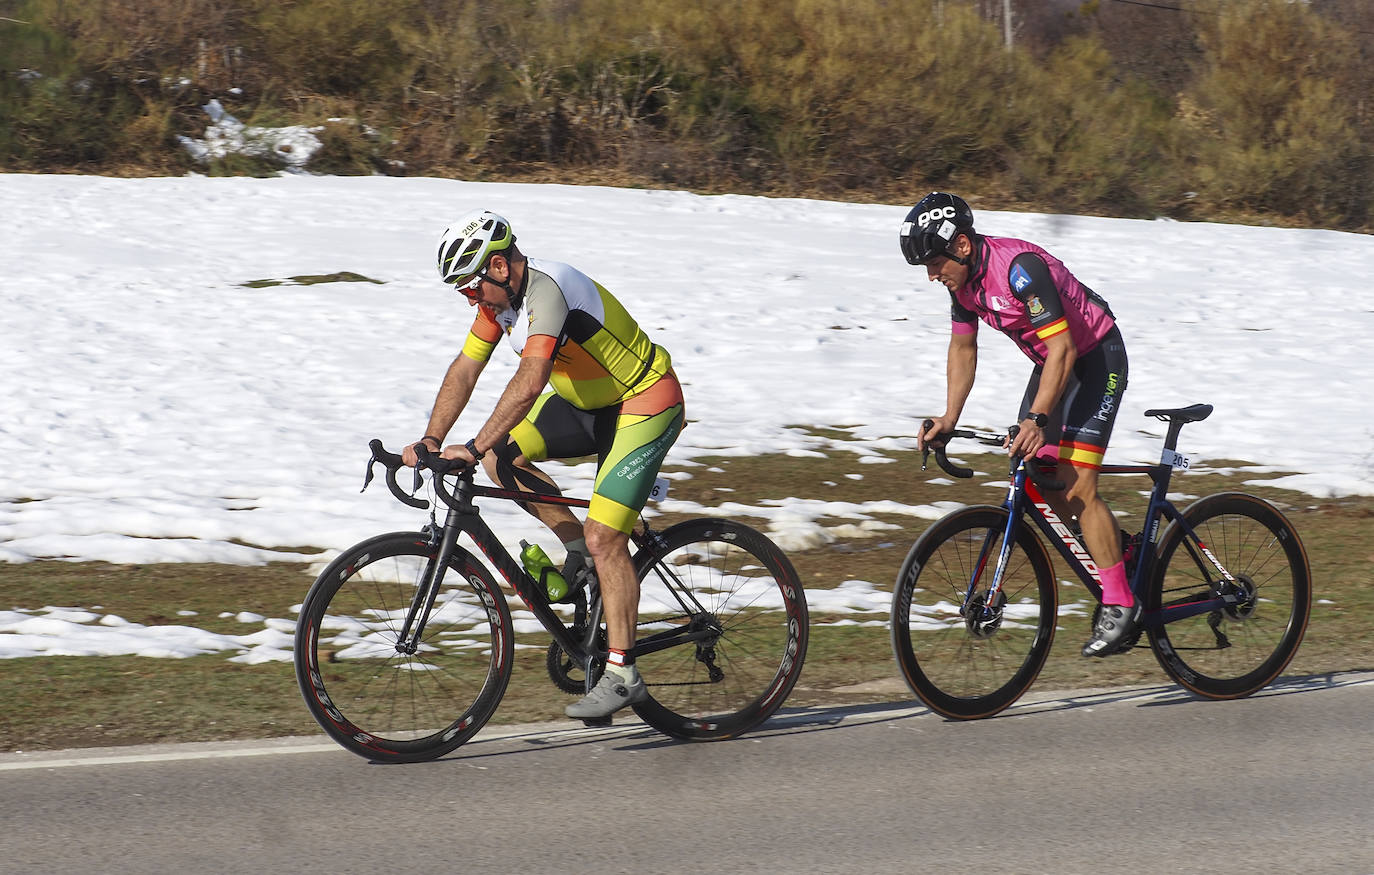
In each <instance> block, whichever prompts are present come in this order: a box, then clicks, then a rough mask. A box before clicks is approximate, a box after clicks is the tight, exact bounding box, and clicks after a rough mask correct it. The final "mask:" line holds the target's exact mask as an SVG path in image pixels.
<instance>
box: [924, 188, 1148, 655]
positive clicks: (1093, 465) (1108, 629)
mask: <svg viewBox="0 0 1374 875" xmlns="http://www.w3.org/2000/svg"><path fill="white" fill-rule="evenodd" d="M900 242H901V248H902V254H903V255H904V256H905V257H906V260H907V262H908V263H909V264H913V265H924V266H925V268H926V274H927V276H928V277H929V278H930V280H931V282H938V283H941V284H942V285H944V287H945V288H946V289H947V290H948V291H949V297H950V317H951V321H952V325H951V333H950V341H949V355H948V359H947V361H946V380H947V388H946V401H945V412H944V413H943V414H942V415H940V416H938V417H934V418H933V420H932V421H933V425H932V426H931V427H930V428H929V429H927V430H926V431H925V432H923V433H921V434H920V435H918V437H917V442H918V443H919V444H920V445H921V446H922V447H924V446H925V443H926V441H929V440H931V439H933V438H935V437H936V436H937V435H939V434H941V433H942V432H947V431H951V430H953V429H954V427H955V425H956V424H957V423H958V421H959V415H960V413H962V411H963V409H964V402H965V401H967V400H968V395H969V392H970V391H971V390H972V389H973V382H974V376H975V373H976V371H977V365H978V339H977V338H978V321H979V320H980V319H981V320H982V321H984V322H986V323H987V324H989V325H991V326H992V327H993V328H996V329H997V330H998V331H1001V332H1002V333H1003V334H1005V335H1007V336H1008V337H1010V338H1011V339H1012V341H1013V342H1015V343H1016V345H1017V346H1019V347H1020V348H1021V351H1022V352H1024V353H1025V354H1026V356H1027V357H1028V358H1030V359H1031V361H1033V362H1034V363H1035V367H1034V370H1033V371H1032V373H1031V378H1030V381H1029V383H1028V384H1027V386H1026V391H1025V394H1024V396H1023V397H1022V399H1021V407H1020V412H1019V417H1020V428H1019V430H1018V432H1017V435H1016V437H1015V438H1014V439H1013V440H1012V442H1011V444H1010V447H1009V449H1010V451H1011V452H1012V453H1013V454H1014V455H1021V456H1034V455H1047V454H1049V453H1050V452H1051V451H1052V450H1053V449H1054V445H1056V444H1057V445H1058V451H1057V454H1056V455H1057V456H1058V460H1059V469H1058V474H1057V477H1058V479H1060V480H1062V481H1063V482H1064V486H1065V488H1064V491H1063V492H1062V493H1050V494H1047V495H1046V496H1045V497H1046V499H1047V500H1049V502H1050V504H1051V505H1052V506H1053V507H1054V509H1055V511H1056V512H1058V513H1059V514H1060V515H1061V516H1069V517H1075V518H1077V520H1078V522H1079V525H1080V527H1081V528H1082V531H1083V540H1084V542H1085V546H1086V547H1087V548H1088V553H1089V555H1091V556H1092V559H1093V564H1094V566H1095V567H1096V570H1097V573H1098V579H1099V581H1100V583H1101V584H1102V610H1101V611H1099V613H1098V617H1097V621H1096V622H1095V623H1094V624H1093V631H1092V637H1091V638H1089V639H1088V641H1087V643H1086V644H1084V645H1083V655H1084V656H1107V655H1109V654H1112V653H1116V652H1118V651H1119V650H1120V649H1121V648H1122V647H1123V645H1125V644H1127V643H1128V642H1129V641H1131V640H1132V638H1133V635H1134V633H1135V631H1136V629H1137V628H1138V626H1139V622H1140V605H1139V604H1138V603H1136V601H1135V599H1134V597H1133V596H1132V594H1131V590H1130V585H1129V584H1128V582H1127V579H1126V570H1125V565H1124V563H1123V561H1122V558H1121V530H1120V529H1119V528H1118V526H1117V523H1116V518H1115V517H1113V516H1112V512H1111V510H1110V509H1109V508H1108V507H1107V503H1106V502H1105V501H1103V500H1102V497H1101V496H1100V495H1098V492H1097V480H1098V472H1099V471H1100V470H1101V468H1102V456H1103V454H1104V453H1105V452H1106V449H1107V441H1108V439H1109V438H1110V437H1111V432H1112V425H1113V424H1114V423H1115V421H1116V413H1117V410H1119V409H1120V404H1121V396H1122V394H1123V393H1124V392H1125V391H1126V381H1127V375H1128V370H1129V368H1128V362H1127V359H1126V344H1125V342H1124V341H1123V340H1122V339H1121V333H1120V331H1119V330H1118V329H1117V326H1116V318H1115V317H1114V316H1113V315H1112V311H1111V308H1110V307H1108V306H1107V302H1106V301H1105V300H1103V299H1102V298H1101V297H1100V296H1099V295H1097V294H1096V293H1095V292H1094V291H1093V290H1092V289H1090V288H1088V287H1087V286H1085V285H1083V283H1081V282H1079V281H1078V279H1077V278H1075V277H1074V275H1073V274H1072V273H1070V272H1069V270H1068V268H1066V267H1064V265H1063V263H1062V262H1060V261H1059V259H1057V258H1055V257H1054V256H1053V255H1050V254H1049V253H1048V252H1046V251H1045V250H1043V249H1041V248H1040V247H1039V246H1036V245H1035V244H1034V243H1028V242H1026V241H1024V240H1015V239H1012V238H1009V237H988V236H984V235H982V234H978V233H976V232H975V231H974V230H973V211H972V210H971V209H969V206H968V204H967V203H966V202H965V201H964V200H963V199H962V198H960V197H958V196H957V195H952V194H948V193H946V192H931V193H930V194H928V195H926V196H925V197H924V198H922V199H921V201H920V202H919V203H917V204H916V206H914V207H912V209H911V211H910V212H909V213H908V214H907V217H906V221H904V222H903V223H902V230H901V236H900Z"/></svg>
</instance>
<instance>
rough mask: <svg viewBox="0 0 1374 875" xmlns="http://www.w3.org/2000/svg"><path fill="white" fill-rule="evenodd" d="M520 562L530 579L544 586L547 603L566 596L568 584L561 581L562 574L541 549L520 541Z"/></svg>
mask: <svg viewBox="0 0 1374 875" xmlns="http://www.w3.org/2000/svg"><path fill="white" fill-rule="evenodd" d="M520 561H521V562H523V563H524V564H525V570H526V571H528V572H529V573H530V577H533V578H534V579H535V580H537V581H539V582H541V583H542V584H543V585H544V589H545V590H546V591H547V592H548V594H549V601H551V602H556V601H558V600H559V599H561V598H563V596H565V595H567V594H568V582H567V581H566V580H564V579H563V574H562V573H561V572H560V571H559V570H558V569H557V568H556V567H555V566H554V564H553V560H551V559H550V558H549V554H547V553H545V552H544V548H543V547H541V546H539V545H538V544H531V543H529V542H528V541H521V542H520Z"/></svg>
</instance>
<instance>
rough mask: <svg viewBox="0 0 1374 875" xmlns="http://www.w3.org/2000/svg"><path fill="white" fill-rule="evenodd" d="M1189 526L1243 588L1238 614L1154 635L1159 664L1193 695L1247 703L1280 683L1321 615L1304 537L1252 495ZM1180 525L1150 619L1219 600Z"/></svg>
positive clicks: (1150, 597) (1161, 567) (1237, 497)
mask: <svg viewBox="0 0 1374 875" xmlns="http://www.w3.org/2000/svg"><path fill="white" fill-rule="evenodd" d="M1183 518H1184V519H1185V520H1187V521H1188V524H1189V525H1191V526H1192V527H1193V530H1194V531H1195V532H1197V535H1198V538H1199V539H1200V540H1201V541H1202V543H1203V544H1204V545H1206V547H1207V549H1208V550H1210V551H1211V552H1212V554H1213V555H1215V556H1216V557H1217V560H1218V561H1220V562H1221V564H1222V566H1223V567H1224V568H1226V570H1227V571H1229V572H1230V573H1231V575H1232V576H1233V577H1235V578H1236V579H1237V580H1238V581H1240V583H1241V586H1242V587H1243V592H1244V593H1245V595H1246V599H1245V601H1244V602H1242V603H1241V604H1239V605H1235V606H1231V607H1228V608H1225V609H1219V610H1215V611H1212V612H1210V613H1207V614H1196V615H1194V616H1192V617H1187V618H1185V619H1183V620H1177V621H1175V622H1172V623H1169V624H1167V625H1164V626H1156V627H1153V628H1150V629H1148V630H1147V632H1148V634H1149V639H1150V648H1151V650H1153V651H1154V654H1155V659H1156V660H1158V662H1159V665H1160V667H1161V668H1163V669H1164V671H1165V673H1166V674H1168V675H1169V677H1171V678H1173V679H1174V681H1175V682H1177V683H1178V684H1179V685H1180V686H1182V687H1183V688H1184V689H1186V690H1189V691H1190V692H1193V693H1195V694H1197V695H1199V696H1202V697H1204V698H1207V699H1238V698H1241V697H1243V696H1248V695H1250V694H1251V693H1254V692H1255V691H1257V690H1260V689H1262V688H1263V687H1265V686H1266V685H1268V684H1269V683H1270V682H1271V681H1273V680H1274V678H1276V677H1278V675H1279V673H1280V672H1281V671H1283V670H1284V669H1285V668H1286V667H1287V666H1288V663H1289V662H1290V661H1291V660H1292V659H1293V655H1294V654H1295V653H1296V652H1297V650H1298V645H1300V644H1301V643H1302V638H1303V635H1304V633H1305V632H1306V630H1307V622H1308V618H1309V615H1310V613H1311V610H1312V584H1311V577H1312V574H1311V570H1310V568H1309V566H1308V563H1307V552H1306V551H1305V550H1304V549H1303V546H1302V541H1301V540H1300V539H1299V538H1298V535H1297V532H1296V531H1295V530H1294V529H1293V526H1292V524H1291V523H1290V522H1289V521H1288V519H1287V518H1286V517H1284V515H1283V514H1282V513H1280V512H1279V510H1278V508H1276V507H1274V506H1273V505H1272V504H1270V503H1269V502H1267V501H1264V500H1263V499H1261V498H1257V497H1255V496H1253V495H1247V494H1245V493H1240V492H1229V493H1218V494H1216V495H1209V496H1207V497H1205V498H1202V499H1199V500H1198V501H1196V502H1194V503H1193V504H1191V505H1189V506H1188V507H1187V508H1186V509H1185V510H1184V511H1183ZM1185 538H1186V535H1185V534H1184V531H1183V527H1182V526H1181V525H1179V524H1178V523H1177V522H1175V523H1171V524H1170V525H1169V527H1168V528H1167V529H1165V531H1164V534H1163V535H1162V536H1161V537H1160V541H1159V551H1158V559H1157V560H1156V566H1155V567H1156V568H1157V569H1158V570H1157V571H1156V572H1155V573H1154V574H1153V575H1152V577H1151V581H1150V586H1149V588H1148V589H1147V591H1146V598H1145V608H1146V610H1159V609H1160V607H1161V606H1162V605H1168V604H1177V603H1180V602H1186V601H1191V600H1195V599H1198V598H1210V597H1212V596H1213V595H1214V594H1215V591H1214V587H1213V585H1212V581H1213V580H1215V579H1216V578H1217V577H1218V575H1217V574H1216V571H1215V569H1213V568H1211V567H1210V564H1209V567H1207V568H1205V569H1204V568H1202V567H1200V566H1199V564H1198V563H1197V562H1195V561H1193V560H1192V557H1191V556H1190V555H1189V553H1188V551H1187V550H1184V551H1183V553H1182V554H1181V555H1180V554H1178V552H1177V551H1178V548H1179V547H1180V546H1181V545H1182V544H1183V543H1184V540H1185Z"/></svg>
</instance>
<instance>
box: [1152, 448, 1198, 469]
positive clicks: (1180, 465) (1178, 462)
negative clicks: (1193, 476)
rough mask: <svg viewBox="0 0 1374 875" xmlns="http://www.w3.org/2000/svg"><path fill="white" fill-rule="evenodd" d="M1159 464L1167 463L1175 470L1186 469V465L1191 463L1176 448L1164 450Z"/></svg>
mask: <svg viewBox="0 0 1374 875" xmlns="http://www.w3.org/2000/svg"><path fill="white" fill-rule="evenodd" d="M1159 463H1160V464H1161V465H1168V466H1170V467H1171V468H1173V469H1174V470H1175V471H1187V470H1188V466H1189V465H1191V464H1193V463H1192V461H1191V460H1190V459H1189V458H1188V457H1187V456H1185V455H1183V454H1182V453H1180V452H1177V451H1176V450H1165V451H1164V455H1163V457H1161V458H1160V460H1159Z"/></svg>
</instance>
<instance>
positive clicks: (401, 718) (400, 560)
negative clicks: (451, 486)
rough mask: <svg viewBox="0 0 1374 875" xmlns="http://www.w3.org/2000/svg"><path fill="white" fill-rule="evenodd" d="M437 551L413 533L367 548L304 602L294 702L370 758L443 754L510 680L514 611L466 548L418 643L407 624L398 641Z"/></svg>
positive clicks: (342, 562)
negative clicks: (298, 698)
mask: <svg viewBox="0 0 1374 875" xmlns="http://www.w3.org/2000/svg"><path fill="white" fill-rule="evenodd" d="M438 552H439V547H438V545H436V544H431V543H429V541H428V540H427V539H426V538H425V537H424V536H423V535H419V534H414V533H401V532H398V533H393V534H388V535H380V536H378V537H376V538H372V539H371V540H368V541H364V542H363V543H361V544H358V545H357V546H355V547H352V548H350V549H349V550H346V551H345V552H344V553H342V554H341V555H340V556H339V557H338V558H337V559H335V560H334V561H333V562H332V563H330V565H329V567H328V568H326V569H325V570H324V572H323V573H322V574H320V576H319V578H318V579H317V580H316V581H315V585H314V586H312V587H311V588H310V592H309V594H307V595H306V597H305V602H304V603H303V604H302V605H301V615H300V620H299V622H298V623H297V625H296V646H295V650H296V653H295V655H296V682H297V684H299V686H300V689H301V695H302V696H304V697H305V704H306V706H307V707H308V708H309V709H310V713H311V714H312V715H314V717H315V720H316V721H317V722H318V723H319V724H320V726H322V727H323V728H324V731H325V732H327V733H328V734H329V735H330V737H332V738H333V739H334V740H335V741H337V742H338V743H339V744H341V745H343V747H345V748H346V749H348V750H349V751H352V752H353V753H355V754H358V755H359V756H361V757H366V758H367V759H369V760H376V761H381V762H393V763H404V762H418V761H421V760H430V759H434V758H435V757H439V756H443V755H444V754H446V753H448V752H449V751H451V750H453V749H454V748H456V747H458V746H459V745H460V744H462V743H463V742H465V741H467V740H468V739H469V738H471V737H472V736H473V735H474V734H476V732H477V731H478V730H479V729H481V728H482V726H483V725H485V724H486V722H487V720H489V719H490V718H491V715H492V713H493V712H494V711H495V710H496V706H497V704H499V703H500V701H501V696H502V695H503V694H504V693H505V690H506V684H507V683H508V682H509V680H510V673H511V657H512V653H513V651H514V637H513V633H512V629H511V617H510V609H509V608H507V607H506V601H505V598H504V597H503V596H502V593H501V590H500V588H499V587H498V586H497V584H496V582H495V581H494V580H493V579H492V577H491V574H490V573H489V572H488V571H487V570H486V568H485V567H484V566H483V565H482V564H481V563H480V562H478V561H477V559H476V558H475V557H474V556H473V555H472V554H471V553H468V552H467V551H465V550H456V551H455V552H454V554H453V556H452V557H450V559H449V563H448V569H447V570H446V573H445V574H444V578H443V584H442V587H441V589H440V591H439V592H438V594H437V595H436V596H435V597H434V600H433V605H432V607H431V608H430V609H429V610H428V611H427V612H422V613H421V617H422V618H423V629H422V630H421V634H420V635H419V636H418V639H417V638H416V636H415V627H412V629H411V631H410V632H409V633H408V634H406V635H403V631H404V627H405V625H406V620H407V616H408V615H409V614H410V613H411V607H412V602H414V601H415V600H416V595H417V593H419V592H420V589H421V587H422V586H423V584H424V581H425V579H426V568H428V567H429V566H430V565H431V564H432V563H433V562H435V561H436V559H437V554H438ZM420 621H421V620H420V618H417V619H416V620H415V621H414V622H415V623H417V624H418V623H419V622H420Z"/></svg>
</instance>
